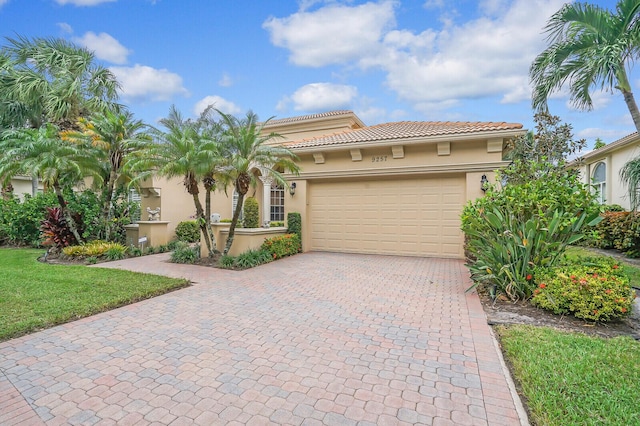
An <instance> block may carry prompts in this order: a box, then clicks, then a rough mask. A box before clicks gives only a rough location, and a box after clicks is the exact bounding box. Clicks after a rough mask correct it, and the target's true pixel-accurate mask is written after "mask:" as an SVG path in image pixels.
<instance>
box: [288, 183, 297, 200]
mask: <svg viewBox="0 0 640 426" xmlns="http://www.w3.org/2000/svg"><path fill="white" fill-rule="evenodd" d="M295 193H296V183H295V182H292V183H291V185H289V194H291V196H292V197H293V194H295Z"/></svg>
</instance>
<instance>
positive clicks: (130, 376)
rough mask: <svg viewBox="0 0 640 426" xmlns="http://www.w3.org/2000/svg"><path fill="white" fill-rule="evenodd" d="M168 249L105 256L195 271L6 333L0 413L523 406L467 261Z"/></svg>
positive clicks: (235, 418) (316, 412)
mask: <svg viewBox="0 0 640 426" xmlns="http://www.w3.org/2000/svg"><path fill="white" fill-rule="evenodd" d="M164 259H166V255H156V256H147V257H144V258H137V259H130V260H126V261H119V262H113V263H109V264H106V265H102V266H109V267H114V268H123V269H131V270H138V271H146V272H154V273H159V274H166V275H172V276H180V277H187V278H189V279H191V280H192V281H194V282H195V283H194V285H193V286H191V287H189V288H186V289H183V290H179V291H176V292H173V293H170V294H166V295H164V296H161V297H157V298H155V299H151V300H147V301H143V302H140V303H136V304H134V305H130V306H127V307H123V308H120V309H116V310H114V311H111V312H106V313H103V314H99V315H95V316H92V317H90V318H85V319H82V320H79V321H75V322H72V323H69V324H65V325H63V326H59V327H55V328H52V329H49V330H45V331H42V332H38V333H35V334H32V335H29V336H24V337H21V338H18V339H14V340H10V341H7V342H4V343H0V424H2V425H14V424H27V425H33V424H42V423H44V424H47V425H56V424H123V425H126V424H171V425H181V424H203V425H212V424H308V425H313V424H327V425H350V424H362V425H364V424H371V425H374V424H378V425H386V424H389V425H392V424H433V425H486V424H488V425H517V424H520V422H521V420H520V418H519V417H518V412H517V410H516V408H515V406H516V401H514V399H513V397H512V393H511V392H510V390H509V387H508V385H507V379H506V377H505V374H504V371H503V367H502V365H501V363H500V362H499V355H498V351H497V350H496V347H495V344H494V341H493V339H492V336H491V334H490V330H489V327H488V326H487V324H486V319H485V316H484V312H483V310H482V307H481V305H480V302H479V300H478V297H477V296H476V295H475V294H469V293H465V292H464V290H465V289H466V288H467V287H468V285H469V280H468V278H467V277H468V274H467V271H466V270H465V268H464V266H463V264H462V262H461V261H458V260H443V259H424V258H407V257H388V256H366V255H344V254H332V253H307V254H301V255H297V256H294V257H291V258H287V259H283V260H280V261H278V262H274V263H271V264H268V265H263V266H261V267H258V268H254V269H251V270H247V271H243V272H234V271H223V270H218V269H211V268H204V267H195V266H185V265H175V264H169V263H166V262H164ZM522 422H523V423H526V420H522Z"/></svg>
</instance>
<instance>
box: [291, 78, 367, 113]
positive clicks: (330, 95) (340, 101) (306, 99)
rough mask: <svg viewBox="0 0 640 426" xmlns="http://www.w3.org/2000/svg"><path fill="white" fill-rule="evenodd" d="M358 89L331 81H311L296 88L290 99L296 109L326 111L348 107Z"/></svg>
mask: <svg viewBox="0 0 640 426" xmlns="http://www.w3.org/2000/svg"><path fill="white" fill-rule="evenodd" d="M357 95H358V89H357V88H356V87H354V86H347V85H344V84H333V83H312V84H307V85H306V86H302V87H301V88H299V89H298V90H296V91H295V92H294V93H293V95H291V97H290V99H291V101H292V102H293V104H294V107H293V108H294V109H295V110H296V111H309V112H313V111H327V110H335V109H343V108H350V107H351V105H352V104H353V102H354V100H355V98H356V96H357Z"/></svg>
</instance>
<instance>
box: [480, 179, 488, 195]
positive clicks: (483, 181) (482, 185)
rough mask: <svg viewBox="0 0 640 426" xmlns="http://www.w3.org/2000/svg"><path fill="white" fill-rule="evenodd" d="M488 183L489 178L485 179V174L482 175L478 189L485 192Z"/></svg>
mask: <svg viewBox="0 0 640 426" xmlns="http://www.w3.org/2000/svg"><path fill="white" fill-rule="evenodd" d="M488 183H489V179H487V175H482V178H480V189H482V192H487V184H488Z"/></svg>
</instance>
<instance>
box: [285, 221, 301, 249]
mask: <svg viewBox="0 0 640 426" xmlns="http://www.w3.org/2000/svg"><path fill="white" fill-rule="evenodd" d="M287 225H288V228H287V234H296V235H297V236H298V240H299V241H300V246H299V247H298V252H300V251H302V217H301V216H300V213H296V212H291V213H289V214H287Z"/></svg>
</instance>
